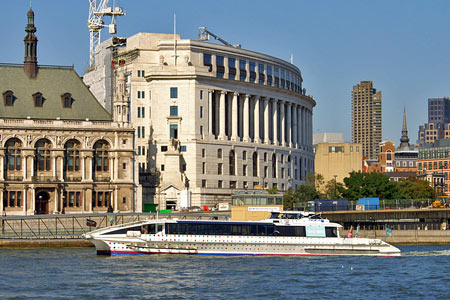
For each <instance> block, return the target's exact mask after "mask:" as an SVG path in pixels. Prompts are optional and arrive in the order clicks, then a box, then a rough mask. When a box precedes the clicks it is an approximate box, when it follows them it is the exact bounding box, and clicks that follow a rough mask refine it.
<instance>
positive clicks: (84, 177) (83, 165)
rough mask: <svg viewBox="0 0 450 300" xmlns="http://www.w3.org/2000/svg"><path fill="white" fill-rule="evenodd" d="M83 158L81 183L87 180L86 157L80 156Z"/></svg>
mask: <svg viewBox="0 0 450 300" xmlns="http://www.w3.org/2000/svg"><path fill="white" fill-rule="evenodd" d="M80 158H81V181H84V180H85V179H86V157H85V156H84V154H81V155H80Z"/></svg>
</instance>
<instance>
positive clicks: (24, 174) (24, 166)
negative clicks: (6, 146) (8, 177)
mask: <svg viewBox="0 0 450 300" xmlns="http://www.w3.org/2000/svg"><path fill="white" fill-rule="evenodd" d="M27 160H28V157H27V155H26V154H24V155H23V156H22V177H23V180H27ZM0 164H1V166H2V167H1V168H0V169H1V170H2V176H1V178H2V179H3V159H2V160H1V161H0Z"/></svg>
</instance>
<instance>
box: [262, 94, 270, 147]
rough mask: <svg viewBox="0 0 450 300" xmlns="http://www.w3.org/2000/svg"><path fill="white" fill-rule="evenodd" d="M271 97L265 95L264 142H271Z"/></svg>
mask: <svg viewBox="0 0 450 300" xmlns="http://www.w3.org/2000/svg"><path fill="white" fill-rule="evenodd" d="M269 105H270V102H269V99H268V98H267V97H264V122H263V123H264V143H265V144H270V139H269V124H270V123H269V118H270V116H269Z"/></svg>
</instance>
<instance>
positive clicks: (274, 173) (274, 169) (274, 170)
mask: <svg viewBox="0 0 450 300" xmlns="http://www.w3.org/2000/svg"><path fill="white" fill-rule="evenodd" d="M272 178H277V156H276V154H275V153H274V154H273V155H272Z"/></svg>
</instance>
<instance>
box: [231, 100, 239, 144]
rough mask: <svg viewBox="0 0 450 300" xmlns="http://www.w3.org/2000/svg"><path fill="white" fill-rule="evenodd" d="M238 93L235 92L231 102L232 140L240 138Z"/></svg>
mask: <svg viewBox="0 0 450 300" xmlns="http://www.w3.org/2000/svg"><path fill="white" fill-rule="evenodd" d="M238 95H239V94H238V93H233V99H232V103H231V123H232V128H231V140H232V141H237V140H238Z"/></svg>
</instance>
